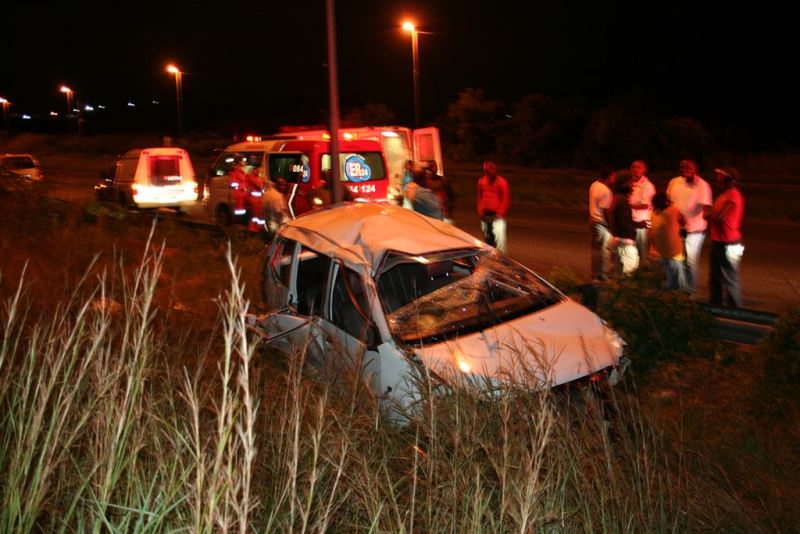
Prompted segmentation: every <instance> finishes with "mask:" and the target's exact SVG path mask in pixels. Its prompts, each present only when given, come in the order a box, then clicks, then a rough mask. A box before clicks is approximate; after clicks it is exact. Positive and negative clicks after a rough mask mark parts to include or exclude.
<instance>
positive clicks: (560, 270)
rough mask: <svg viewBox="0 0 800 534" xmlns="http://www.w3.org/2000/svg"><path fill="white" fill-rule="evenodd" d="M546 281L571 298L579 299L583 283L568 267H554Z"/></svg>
mask: <svg viewBox="0 0 800 534" xmlns="http://www.w3.org/2000/svg"><path fill="white" fill-rule="evenodd" d="M547 281H548V282H550V283H551V284H553V285H554V286H556V287H557V288H558V289H559V290H561V291H562V292H563V293H565V294H567V295H569V296H570V297H572V298H580V295H581V286H582V285H583V281H582V280H581V279H580V277H579V276H578V274H577V273H576V272H575V271H573V270H572V269H570V268H569V267H554V268H553V270H552V271H550V273H548V275H547Z"/></svg>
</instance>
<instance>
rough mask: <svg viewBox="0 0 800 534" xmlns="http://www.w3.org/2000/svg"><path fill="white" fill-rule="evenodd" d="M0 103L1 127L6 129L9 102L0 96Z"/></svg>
mask: <svg viewBox="0 0 800 534" xmlns="http://www.w3.org/2000/svg"><path fill="white" fill-rule="evenodd" d="M0 104H2V105H3V129H4V130H8V106H10V105H11V102H9V101H8V100H6V99H5V98H3V97H2V96H0Z"/></svg>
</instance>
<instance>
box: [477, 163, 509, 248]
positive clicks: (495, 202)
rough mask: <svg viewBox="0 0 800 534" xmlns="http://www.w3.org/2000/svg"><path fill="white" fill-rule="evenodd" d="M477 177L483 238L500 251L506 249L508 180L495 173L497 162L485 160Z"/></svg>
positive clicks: (479, 214)
mask: <svg viewBox="0 0 800 534" xmlns="http://www.w3.org/2000/svg"><path fill="white" fill-rule="evenodd" d="M483 172H484V173H485V174H484V175H483V176H481V177H480V178H479V179H478V216H479V217H480V218H481V230H483V235H484V240H485V241H486V242H487V243H488V244H490V245H492V246H494V247H496V248H497V249H498V250H499V251H500V252H503V253H505V251H506V214H507V213H508V207H509V206H510V205H511V198H510V197H509V192H508V182H507V181H506V179H505V178H503V177H502V176H500V175H498V174H497V163H495V162H494V161H490V160H486V161H485V162H484V163H483Z"/></svg>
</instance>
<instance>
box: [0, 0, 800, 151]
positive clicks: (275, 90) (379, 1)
mask: <svg viewBox="0 0 800 534" xmlns="http://www.w3.org/2000/svg"><path fill="white" fill-rule="evenodd" d="M521 6H525V7H521ZM786 9H788V8H783V7H781V8H778V7H770V5H769V4H765V3H763V2H762V3H747V4H743V5H742V6H741V7H738V6H735V5H734V4H733V3H722V2H714V3H702V4H701V3H700V2H686V1H674V2H645V1H637V2H632V1H628V0H625V1H618V2H603V1H592V0H568V1H560V2H559V1H555V2H510V1H507V0H491V1H476V0H463V1H461V2H456V1H450V2H446V1H443V0H434V1H429V2H402V1H400V2H395V1H391V2H390V1H385V0H338V2H337V23H338V47H339V79H340V91H341V97H342V104H343V107H344V108H345V109H347V107H348V106H352V105H358V104H363V103H366V102H382V103H385V104H386V105H388V106H389V107H390V108H392V109H394V110H395V111H396V112H397V113H398V115H399V122H404V123H410V122H411V116H412V109H413V108H412V105H413V104H412V90H411V50H410V49H411V46H410V37H409V36H408V34H405V33H403V32H402V31H401V30H400V29H399V23H400V21H401V20H402V19H404V18H406V17H408V18H411V19H413V20H415V21H416V22H417V24H418V27H419V28H420V29H422V30H426V31H431V32H435V33H434V34H433V35H421V36H420V56H421V89H422V91H421V92H422V111H423V119H424V120H425V121H431V120H433V119H435V118H436V117H437V116H439V115H440V114H441V113H443V112H444V111H445V110H446V107H447V104H448V103H450V102H452V101H454V100H455V99H456V97H457V94H458V92H459V91H460V90H462V89H464V88H467V87H477V88H482V89H484V90H485V92H486V94H487V96H488V97H492V98H501V99H503V100H505V101H507V102H511V101H513V99H514V98H516V97H519V96H521V95H524V94H530V93H542V94H547V95H551V96H556V97H567V96H571V97H573V96H577V97H580V98H582V99H584V100H585V101H586V102H587V103H588V104H590V105H591V106H594V107H602V106H603V105H604V104H605V103H606V102H608V101H609V100H611V99H613V98H617V97H619V96H620V95H626V94H632V93H638V94H642V95H645V96H646V97H647V98H648V99H651V100H652V101H653V102H654V103H655V105H657V106H658V108H659V109H661V110H663V111H664V113H670V114H675V115H688V116H692V117H696V118H699V119H701V120H703V121H706V122H712V123H723V124H728V125H736V126H744V127H747V128H748V129H750V130H751V131H753V132H754V133H756V134H759V133H764V134H772V135H783V136H785V137H786V139H787V140H797V139H800V135H798V134H797V131H798V130H800V126H799V125H798V119H800V112H799V111H798V110H800V105H799V104H798V94H800V83H799V82H798V81H797V76H796V73H795V71H796V70H797V67H796V65H797V60H796V53H797V51H798V46H797V30H796V29H795V28H793V27H792V26H793V25H794V22H793V20H794V19H793V17H791V16H789V14H788V13H787V12H786ZM0 16H2V17H3V19H2V20H3V22H2V28H3V29H2V35H1V36H0V39H1V40H2V41H0V42H1V43H2V46H0V50H2V52H1V53H2V71H1V72H2V74H1V75H0V95H2V96H5V97H7V98H9V99H10V100H11V101H13V102H14V104H15V106H14V110H15V111H16V112H18V113H21V112H23V111H27V112H32V113H47V112H48V111H49V110H50V109H55V110H57V111H60V110H61V109H62V108H63V106H64V98H63V95H61V94H60V93H58V87H59V85H60V84H62V83H66V84H68V85H70V86H71V87H72V88H73V89H75V90H76V91H77V92H78V98H79V99H81V100H82V101H84V102H89V103H92V104H98V103H99V104H103V105H106V106H109V107H111V106H125V103H126V102H127V101H128V100H131V101H134V102H136V103H137V105H145V104H148V105H149V103H150V102H151V101H152V100H153V99H155V100H158V101H159V102H160V104H159V105H161V106H164V107H165V111H164V113H165V114H167V112H168V111H169V110H168V109H167V107H168V106H170V105H172V106H174V94H175V93H174V84H173V79H172V77H171V76H169V75H167V74H166V73H165V72H164V67H165V65H166V64H167V63H168V62H170V61H173V62H175V63H176V64H178V65H179V66H180V67H181V69H182V70H184V71H185V72H186V75H185V77H184V98H185V107H186V117H187V122H188V125H189V127H190V128H191V127H194V128H228V127H237V126H240V125H245V126H247V127H252V126H256V127H258V126H260V125H265V127H273V126H275V125H277V124H283V123H294V124H297V123H307V124H308V123H313V122H319V121H320V120H322V119H323V118H324V116H325V110H326V107H327V85H326V83H327V81H326V80H327V78H326V72H325V60H326V51H325V33H324V30H325V26H324V22H325V20H324V16H325V4H324V0H316V1H313V2H312V1H308V0H296V1H291V2H283V3H281V2H275V1H268V0H262V1H258V2H255V1H250V2H244V1H241V0H228V1H226V2H219V1H217V2H209V1H206V2H189V1H185V0H179V1H173V2H163V3H146V2H139V3H132V2H120V3H119V4H115V3H111V2H107V3H105V4H94V3H92V4H87V3H81V2H36V1H33V0H28V1H25V2H20V1H14V0H12V1H10V2H6V5H5V6H4V8H3V10H2V15H0Z"/></svg>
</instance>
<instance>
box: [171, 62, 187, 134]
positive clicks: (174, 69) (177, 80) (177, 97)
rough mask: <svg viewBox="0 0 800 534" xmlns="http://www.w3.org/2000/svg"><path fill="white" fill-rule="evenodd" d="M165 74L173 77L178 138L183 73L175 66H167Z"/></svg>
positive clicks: (181, 127)
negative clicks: (167, 73)
mask: <svg viewBox="0 0 800 534" xmlns="http://www.w3.org/2000/svg"><path fill="white" fill-rule="evenodd" d="M167 72H169V73H170V74H174V75H175V100H176V104H177V108H178V138H179V139H180V138H181V137H182V136H183V76H182V75H183V73H182V72H181V71H180V69H179V68H178V67H176V66H175V65H168V66H167Z"/></svg>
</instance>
